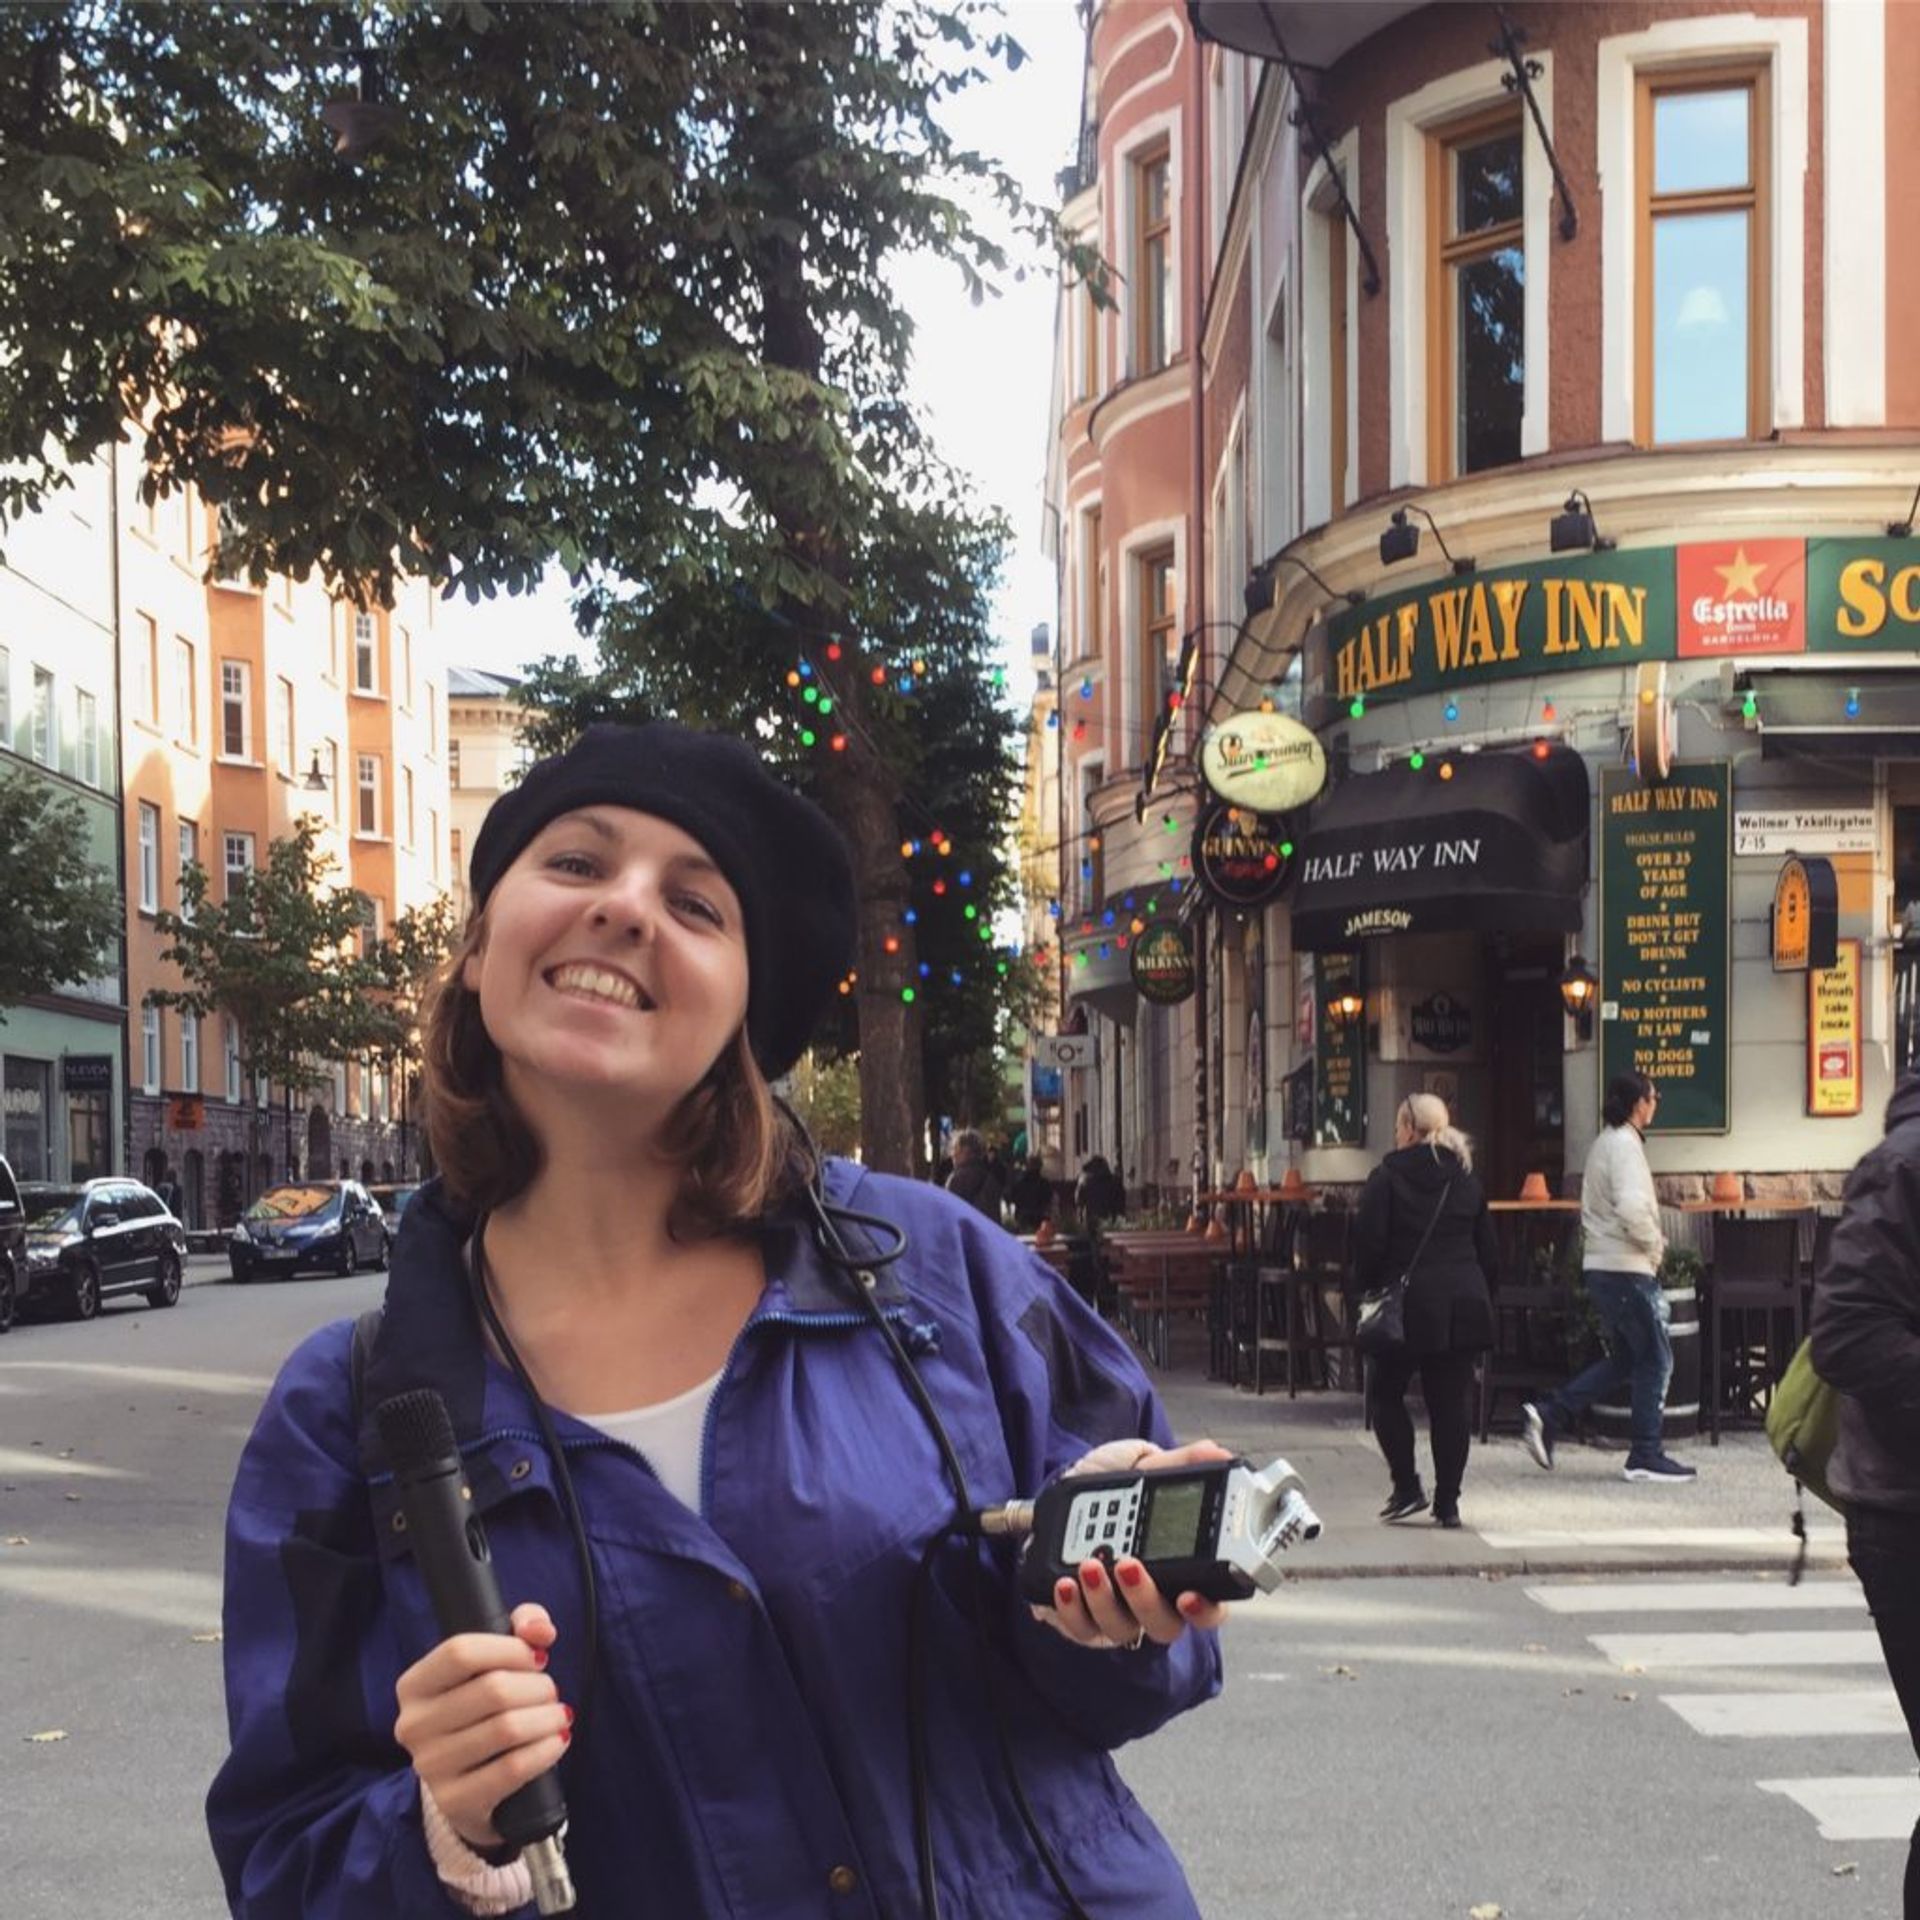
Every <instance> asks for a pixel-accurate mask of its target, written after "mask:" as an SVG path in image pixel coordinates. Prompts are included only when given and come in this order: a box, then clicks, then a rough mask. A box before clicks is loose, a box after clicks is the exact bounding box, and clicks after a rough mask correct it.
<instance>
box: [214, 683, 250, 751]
mask: <svg viewBox="0 0 1920 1920" xmlns="http://www.w3.org/2000/svg"><path fill="white" fill-rule="evenodd" d="M250 672H251V670H250V669H249V667H248V666H247V663H246V662H245V661H244V660H222V661H221V662H220V751H221V752H222V753H223V754H225V755H226V757H227V758H228V759H229V760H250V759H251V758H252V757H253V697H252V695H253V689H252V687H251V685H250V684H249V676H250Z"/></svg>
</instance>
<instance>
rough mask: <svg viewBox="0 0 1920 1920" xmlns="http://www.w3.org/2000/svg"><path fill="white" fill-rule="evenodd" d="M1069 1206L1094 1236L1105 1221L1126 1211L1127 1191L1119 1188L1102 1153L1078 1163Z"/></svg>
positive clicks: (1113, 1173)
mask: <svg viewBox="0 0 1920 1920" xmlns="http://www.w3.org/2000/svg"><path fill="white" fill-rule="evenodd" d="M1073 1203H1074V1205H1075V1206H1076V1207H1077V1208H1078V1209H1079V1212H1080V1217H1081V1219H1082V1220H1084V1221H1085V1222H1086V1224H1087V1228H1088V1231H1089V1232H1092V1233H1096V1234H1097V1233H1098V1232H1099V1230H1100V1227H1101V1225H1102V1224H1103V1223H1104V1222H1105V1221H1108V1220H1117V1219H1119V1217H1120V1216H1121V1215H1122V1214H1123V1213H1125V1212H1126V1210H1127V1190H1126V1188H1125V1187H1123V1186H1122V1185H1121V1184H1120V1176H1119V1175H1118V1174H1117V1173H1115V1172H1114V1170H1113V1167H1112V1165H1111V1164H1110V1163H1109V1161H1108V1159H1107V1156H1106V1155H1105V1154H1104V1153H1093V1154H1089V1155H1088V1156H1087V1158H1086V1159H1085V1160H1083V1161H1082V1162H1081V1163H1080V1178H1079V1181H1078V1182H1077V1183H1076V1184H1075V1186H1074V1189H1073Z"/></svg>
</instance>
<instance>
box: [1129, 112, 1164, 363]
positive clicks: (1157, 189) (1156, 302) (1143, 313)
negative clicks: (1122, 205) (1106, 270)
mask: <svg viewBox="0 0 1920 1920" xmlns="http://www.w3.org/2000/svg"><path fill="white" fill-rule="evenodd" d="M1172 193H1173V154H1172V149H1171V148H1170V147H1168V146H1167V144H1166V143H1165V142H1164V141H1163V142H1162V143H1161V144H1160V145H1159V146H1157V147H1155V148H1153V149H1152V150H1151V151H1150V152H1148V153H1145V154H1143V155H1142V156H1141V157H1140V158H1139V159H1137V160H1136V161H1135V162H1134V163H1133V257H1132V266H1133V272H1132V274H1131V275H1130V276H1129V277H1130V279H1131V282H1132V286H1133V370H1134V372H1135V373H1136V374H1143V373H1152V372H1153V371H1154V369H1155V368H1157V367H1164V366H1165V365H1166V364H1167V354H1168V350H1169V345H1170V342H1171V339H1172V325H1173V206H1172Z"/></svg>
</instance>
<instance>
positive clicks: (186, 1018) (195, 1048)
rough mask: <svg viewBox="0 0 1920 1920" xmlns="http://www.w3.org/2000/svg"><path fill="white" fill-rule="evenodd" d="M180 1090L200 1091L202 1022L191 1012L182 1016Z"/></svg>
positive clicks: (188, 1091)
mask: <svg viewBox="0 0 1920 1920" xmlns="http://www.w3.org/2000/svg"><path fill="white" fill-rule="evenodd" d="M180 1091H181V1092H182V1093H198V1092H199V1091H200V1022H199V1021H198V1020H196V1019H195V1018H194V1017H193V1015H192V1014H190V1013H182V1014H181V1016H180Z"/></svg>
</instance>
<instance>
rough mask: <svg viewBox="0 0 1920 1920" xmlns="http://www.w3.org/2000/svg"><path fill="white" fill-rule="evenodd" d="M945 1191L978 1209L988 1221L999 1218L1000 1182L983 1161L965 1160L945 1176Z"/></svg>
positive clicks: (996, 1220)
mask: <svg viewBox="0 0 1920 1920" xmlns="http://www.w3.org/2000/svg"><path fill="white" fill-rule="evenodd" d="M947 1191H948V1192H949V1193H953V1194H958V1195H959V1197H960V1198H961V1199H962V1200H964V1201H966V1202H967V1204H968V1205H969V1206H973V1207H978V1208H979V1209H980V1211H981V1212H982V1213H984V1214H985V1215H986V1216H987V1218H988V1219H989V1220H992V1221H994V1222H996V1223H998V1221H999V1218H1000V1182H999V1181H998V1180H996V1179H995V1178H994V1174H993V1169H992V1168H991V1167H990V1166H988V1165H987V1163H986V1162H985V1161H984V1160H966V1161H963V1162H962V1163H961V1164H960V1165H959V1166H957V1167H955V1168H954V1170H953V1171H952V1172H951V1173H950V1174H948V1175H947Z"/></svg>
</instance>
